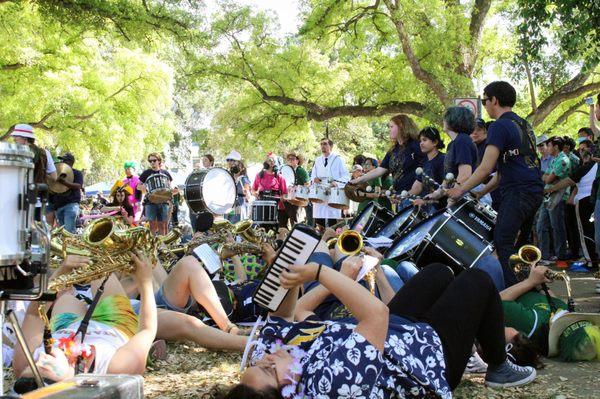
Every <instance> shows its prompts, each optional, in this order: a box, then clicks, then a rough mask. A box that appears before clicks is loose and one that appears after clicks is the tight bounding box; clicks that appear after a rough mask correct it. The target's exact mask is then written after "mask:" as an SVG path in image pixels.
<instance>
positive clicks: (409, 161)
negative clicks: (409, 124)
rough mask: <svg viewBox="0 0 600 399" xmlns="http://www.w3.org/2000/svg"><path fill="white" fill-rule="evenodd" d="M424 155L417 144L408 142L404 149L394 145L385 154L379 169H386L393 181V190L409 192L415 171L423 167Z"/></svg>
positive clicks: (413, 141)
mask: <svg viewBox="0 0 600 399" xmlns="http://www.w3.org/2000/svg"><path fill="white" fill-rule="evenodd" d="M424 161H425V154H423V152H422V151H421V147H420V146H419V143H418V142H417V141H415V140H409V142H408V143H407V144H406V146H404V147H400V146H399V145H395V146H394V148H392V149H391V150H390V151H388V152H387V154H385V158H383V161H381V167H382V168H385V169H387V170H388V171H389V172H390V174H391V175H392V177H393V179H394V190H395V191H398V192H399V191H402V190H407V191H408V190H410V189H411V187H412V185H413V183H414V181H415V179H416V177H417V175H416V173H415V170H416V169H417V168H418V167H419V166H422V165H423V162H424Z"/></svg>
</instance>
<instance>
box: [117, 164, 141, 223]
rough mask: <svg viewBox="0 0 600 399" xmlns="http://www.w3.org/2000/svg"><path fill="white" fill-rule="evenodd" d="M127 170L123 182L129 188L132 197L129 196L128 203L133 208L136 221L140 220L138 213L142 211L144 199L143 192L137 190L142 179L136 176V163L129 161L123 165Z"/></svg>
mask: <svg viewBox="0 0 600 399" xmlns="http://www.w3.org/2000/svg"><path fill="white" fill-rule="evenodd" d="M123 168H124V169H125V178H124V179H123V180H122V181H123V184H124V185H125V186H129V188H130V192H131V195H129V198H128V201H129V204H130V205H131V206H132V208H133V213H134V219H135V220H137V219H138V217H137V216H138V211H140V200H141V199H142V195H141V192H140V191H138V190H137V186H138V184H139V183H140V178H139V176H138V175H136V174H135V162H133V161H127V162H125V163H124V164H123Z"/></svg>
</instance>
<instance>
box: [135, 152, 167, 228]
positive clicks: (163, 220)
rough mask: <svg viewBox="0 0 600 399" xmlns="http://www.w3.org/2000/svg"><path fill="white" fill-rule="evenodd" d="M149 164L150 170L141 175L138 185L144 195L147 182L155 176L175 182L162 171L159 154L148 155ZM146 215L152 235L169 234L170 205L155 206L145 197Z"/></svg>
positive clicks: (146, 191)
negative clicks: (161, 175) (158, 175)
mask: <svg viewBox="0 0 600 399" xmlns="http://www.w3.org/2000/svg"><path fill="white" fill-rule="evenodd" d="M148 163H150V168H149V169H146V170H145V171H144V172H142V174H141V175H140V184H138V186H137V189H138V190H139V191H141V192H142V193H144V194H147V193H148V190H147V187H146V184H145V183H146V180H148V178H149V177H150V176H152V175H154V174H163V175H165V176H167V178H168V179H169V182H172V181H173V178H172V177H171V174H170V173H169V172H168V171H166V170H164V169H162V157H161V156H160V154H159V153H158V152H151V153H150V154H148ZM144 213H145V215H146V219H148V222H149V223H150V231H151V232H152V234H156V233H158V234H160V235H165V234H167V230H168V224H169V204H168V203H166V202H165V203H162V204H153V203H152V202H150V200H149V199H148V196H147V195H145V196H144Z"/></svg>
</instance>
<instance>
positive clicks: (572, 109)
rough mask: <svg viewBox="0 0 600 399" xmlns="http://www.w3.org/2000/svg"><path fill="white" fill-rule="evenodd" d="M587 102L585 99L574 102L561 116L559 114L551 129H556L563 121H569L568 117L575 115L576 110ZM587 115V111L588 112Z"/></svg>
mask: <svg viewBox="0 0 600 399" xmlns="http://www.w3.org/2000/svg"><path fill="white" fill-rule="evenodd" d="M584 103H585V102H584V101H583V100H581V101H577V102H576V103H575V104H573V105H572V106H570V107H569V109H567V110H566V111H565V112H563V113H562V115H561V116H559V117H558V118H557V119H556V121H554V123H553V124H552V127H551V129H554V128H556V127H558V126H560V125H562V124H563V123H565V122H566V121H567V119H569V116H571V115H573V114H574V113H575V112H577V111H578V110H579V108H581V106H582V105H583V104H584ZM586 115H587V112H586Z"/></svg>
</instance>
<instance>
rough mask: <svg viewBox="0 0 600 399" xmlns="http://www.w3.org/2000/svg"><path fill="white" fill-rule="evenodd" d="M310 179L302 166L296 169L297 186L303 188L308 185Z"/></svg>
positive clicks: (295, 183)
mask: <svg viewBox="0 0 600 399" xmlns="http://www.w3.org/2000/svg"><path fill="white" fill-rule="evenodd" d="M309 180H310V177H309V176H308V172H307V171H306V169H304V168H303V167H302V166H298V167H297V168H296V181H295V182H294V185H295V186H303V185H304V184H306V183H308V182H309Z"/></svg>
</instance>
